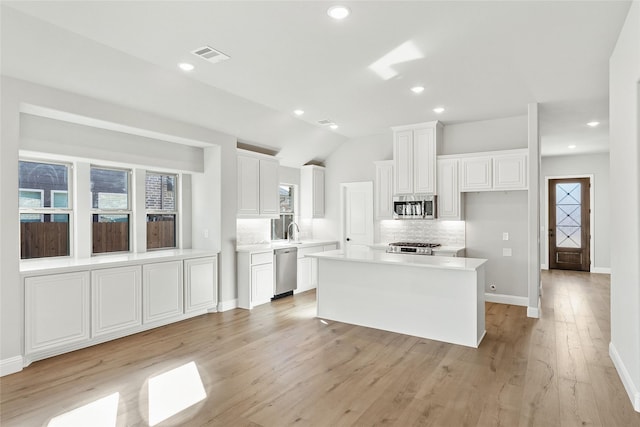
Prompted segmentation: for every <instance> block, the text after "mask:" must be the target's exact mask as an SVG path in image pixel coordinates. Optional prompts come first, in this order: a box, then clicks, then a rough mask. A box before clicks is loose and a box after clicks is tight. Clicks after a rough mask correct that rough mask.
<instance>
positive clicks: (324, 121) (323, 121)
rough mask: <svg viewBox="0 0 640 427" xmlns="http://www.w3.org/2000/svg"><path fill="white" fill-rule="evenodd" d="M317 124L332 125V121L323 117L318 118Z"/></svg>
mask: <svg viewBox="0 0 640 427" xmlns="http://www.w3.org/2000/svg"><path fill="white" fill-rule="evenodd" d="M318 124H319V125H332V124H333V122H332V121H331V120H327V119H323V120H318Z"/></svg>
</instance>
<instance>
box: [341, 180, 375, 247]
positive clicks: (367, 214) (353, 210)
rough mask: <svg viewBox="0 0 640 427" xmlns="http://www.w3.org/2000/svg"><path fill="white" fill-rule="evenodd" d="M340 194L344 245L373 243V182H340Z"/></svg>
mask: <svg viewBox="0 0 640 427" xmlns="http://www.w3.org/2000/svg"><path fill="white" fill-rule="evenodd" d="M342 195H343V197H342V242H343V245H344V247H345V248H348V247H350V246H355V245H359V246H366V245H371V244H373V182H350V183H345V184H342Z"/></svg>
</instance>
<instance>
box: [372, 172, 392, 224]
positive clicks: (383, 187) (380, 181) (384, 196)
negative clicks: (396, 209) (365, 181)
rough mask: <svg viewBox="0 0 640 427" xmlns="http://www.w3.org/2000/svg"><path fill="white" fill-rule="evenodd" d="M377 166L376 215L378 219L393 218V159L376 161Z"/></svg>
mask: <svg viewBox="0 0 640 427" xmlns="http://www.w3.org/2000/svg"><path fill="white" fill-rule="evenodd" d="M374 164H375V166H376V178H375V194H374V201H373V203H374V212H373V213H374V215H375V218H376V219H393V160H382V161H378V162H374Z"/></svg>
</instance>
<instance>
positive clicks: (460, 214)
mask: <svg viewBox="0 0 640 427" xmlns="http://www.w3.org/2000/svg"><path fill="white" fill-rule="evenodd" d="M459 165H460V161H459V160H458V159H455V158H453V159H451V158H447V159H441V158H438V218H439V219H443V220H461V219H464V208H463V201H464V199H463V198H462V194H461V193H460V185H459V183H460V181H459V179H458V178H459V175H458V168H459Z"/></svg>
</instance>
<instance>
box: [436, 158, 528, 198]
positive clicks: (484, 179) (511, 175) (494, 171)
mask: <svg viewBox="0 0 640 427" xmlns="http://www.w3.org/2000/svg"><path fill="white" fill-rule="evenodd" d="M447 157H449V156H447ZM452 157H453V156H452ZM457 158H459V159H460V191H462V192H468V191H500V190H526V189H527V188H528V186H527V159H528V155H527V150H526V149H524V150H505V151H493V152H489V153H476V154H464V155H460V156H457Z"/></svg>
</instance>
